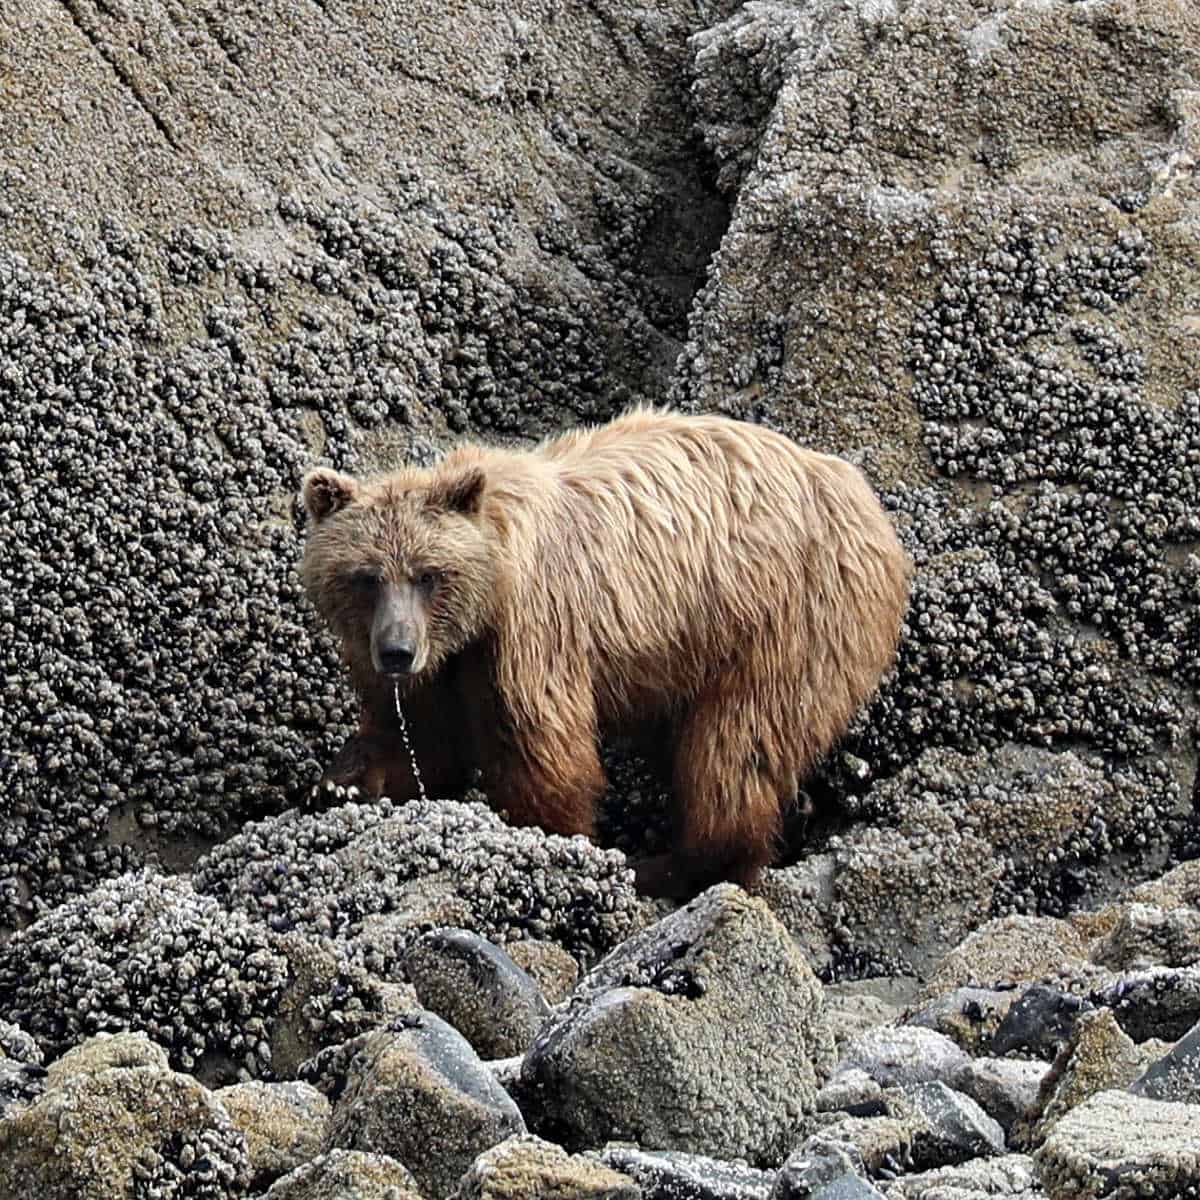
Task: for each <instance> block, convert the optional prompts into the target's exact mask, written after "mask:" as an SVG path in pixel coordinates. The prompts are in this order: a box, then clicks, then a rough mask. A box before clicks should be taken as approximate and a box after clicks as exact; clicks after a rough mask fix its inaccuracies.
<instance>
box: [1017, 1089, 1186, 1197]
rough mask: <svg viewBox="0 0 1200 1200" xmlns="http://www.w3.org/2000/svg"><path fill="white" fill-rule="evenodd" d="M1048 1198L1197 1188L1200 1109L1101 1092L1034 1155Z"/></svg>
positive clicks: (1182, 1192)
mask: <svg viewBox="0 0 1200 1200" xmlns="http://www.w3.org/2000/svg"><path fill="white" fill-rule="evenodd" d="M1034 1161H1035V1162H1036V1163H1037V1166H1038V1170H1039V1172H1040V1175H1041V1180H1042V1185H1043V1186H1044V1187H1045V1189H1046V1193H1047V1195H1049V1196H1050V1200H1080V1198H1081V1197H1083V1198H1088V1197H1101V1196H1113V1197H1122V1198H1123V1197H1133V1196H1139V1197H1151V1198H1157V1197H1162V1198H1163V1200H1166V1198H1167V1197H1172V1198H1173V1197H1177V1196H1188V1195H1194V1194H1195V1193H1196V1191H1197V1190H1198V1189H1200V1106H1198V1105H1195V1104H1170V1103H1166V1102H1164V1101H1161V1100H1147V1099H1145V1098H1144V1097H1141V1096H1131V1095H1129V1094H1128V1093H1127V1092H1099V1093H1097V1094H1096V1095H1095V1096H1092V1097H1091V1099H1089V1100H1085V1101H1084V1102H1083V1103H1082V1104H1080V1105H1079V1106H1078V1107H1077V1108H1074V1109H1072V1110H1071V1111H1070V1112H1069V1113H1067V1115H1066V1116H1064V1117H1063V1118H1062V1119H1061V1120H1059V1122H1058V1123H1057V1124H1056V1125H1055V1126H1054V1129H1053V1130H1052V1131H1051V1133H1050V1136H1049V1137H1048V1138H1047V1139H1046V1141H1045V1143H1044V1144H1043V1146H1042V1147H1041V1149H1040V1150H1038V1152H1037V1153H1036V1154H1035V1155H1034Z"/></svg>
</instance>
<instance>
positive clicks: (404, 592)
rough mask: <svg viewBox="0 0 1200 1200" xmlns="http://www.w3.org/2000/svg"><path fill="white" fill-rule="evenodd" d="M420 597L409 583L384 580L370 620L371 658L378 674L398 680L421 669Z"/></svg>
mask: <svg viewBox="0 0 1200 1200" xmlns="http://www.w3.org/2000/svg"><path fill="white" fill-rule="evenodd" d="M421 628H422V613H421V597H420V595H419V592H418V590H417V589H416V588H414V587H413V586H412V585H411V584H395V583H390V582H389V583H385V584H384V585H383V586H382V588H381V589H380V593H379V597H378V599H377V601H376V606H375V619H374V620H373V621H372V622H371V661H372V664H373V665H374V667H375V670H376V671H378V672H379V673H380V675H387V676H389V677H390V678H392V679H399V678H402V677H403V676H406V675H412V674H414V673H415V672H416V671H418V670H420V668H421V665H422V664H421V663H420V662H418V661H417V660H418V657H419V651H420V644H421V638H420V631H421Z"/></svg>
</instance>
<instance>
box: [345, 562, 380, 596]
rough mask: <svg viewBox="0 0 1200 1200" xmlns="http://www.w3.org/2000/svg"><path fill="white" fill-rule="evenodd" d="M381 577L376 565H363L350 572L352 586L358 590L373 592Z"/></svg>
mask: <svg viewBox="0 0 1200 1200" xmlns="http://www.w3.org/2000/svg"><path fill="white" fill-rule="evenodd" d="M379 578H380V576H379V572H378V571H377V570H376V569H375V568H374V567H362V568H360V569H359V570H357V571H351V572H350V586H351V587H352V588H353V589H354V590H355V591H356V592H373V591H374V590H375V589H376V588H377V587H378V586H379Z"/></svg>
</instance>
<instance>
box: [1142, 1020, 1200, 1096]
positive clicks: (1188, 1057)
mask: <svg viewBox="0 0 1200 1200" xmlns="http://www.w3.org/2000/svg"><path fill="white" fill-rule="evenodd" d="M1129 1090H1130V1091H1131V1092H1132V1093H1133V1094H1134V1095H1135V1096H1145V1097H1147V1098H1148V1099H1150V1100H1176V1101H1181V1102H1183V1103H1186V1104H1200V1024H1196V1025H1193V1026H1192V1028H1191V1029H1189V1030H1188V1031H1187V1033H1185V1034H1184V1035H1183V1037H1181V1038H1180V1039H1179V1041H1177V1042H1176V1043H1175V1045H1174V1046H1172V1047H1171V1049H1170V1050H1168V1051H1167V1053H1166V1054H1164V1055H1163V1056H1162V1057H1161V1058H1158V1059H1155V1061H1154V1062H1152V1063H1151V1064H1150V1065H1149V1066H1148V1067H1147V1068H1146V1069H1145V1071H1143V1072H1142V1074H1141V1075H1139V1076H1138V1078H1137V1079H1135V1080H1134V1081H1133V1082H1132V1083H1131V1084H1130V1085H1129Z"/></svg>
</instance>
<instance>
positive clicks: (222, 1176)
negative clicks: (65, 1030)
mask: <svg viewBox="0 0 1200 1200" xmlns="http://www.w3.org/2000/svg"><path fill="white" fill-rule="evenodd" d="M249 1181H250V1165H249V1158H248V1156H247V1153H246V1142H245V1139H244V1138H243V1136H242V1134H241V1132H240V1131H239V1130H238V1129H236V1128H235V1127H234V1125H233V1124H232V1122H231V1121H230V1120H229V1117H228V1115H227V1114H226V1112H225V1110H224V1109H223V1108H222V1107H221V1105H220V1104H218V1103H217V1102H216V1101H215V1100H214V1099H213V1096H212V1094H211V1093H210V1092H209V1091H207V1089H205V1088H204V1087H202V1086H201V1085H200V1084H199V1083H197V1082H196V1080H194V1079H192V1078H190V1077H189V1076H186V1075H179V1074H175V1073H174V1072H172V1071H170V1070H167V1069H164V1068H162V1067H157V1066H136V1067H108V1068H105V1069H101V1070H96V1071H91V1070H88V1071H84V1072H83V1073H78V1074H72V1075H70V1076H69V1077H66V1078H64V1079H62V1080H60V1081H59V1082H58V1083H57V1084H55V1085H54V1086H53V1087H51V1088H49V1089H48V1090H47V1091H46V1092H45V1093H44V1094H43V1095H42V1096H41V1098H40V1099H38V1100H37V1101H36V1103H34V1104H32V1105H31V1106H29V1107H28V1108H26V1109H24V1110H22V1111H18V1112H16V1113H15V1114H14V1115H11V1116H10V1117H9V1118H8V1119H6V1120H3V1121H0V1195H3V1196H18V1195H37V1196H44V1197H46V1200H68V1197H71V1198H75V1197H83V1198H86V1200H104V1198H106V1197H110V1196H161V1197H163V1200H185V1198H186V1200H226V1198H233V1197H240V1196H244V1195H245V1194H246V1188H247V1186H248V1184H249Z"/></svg>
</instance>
